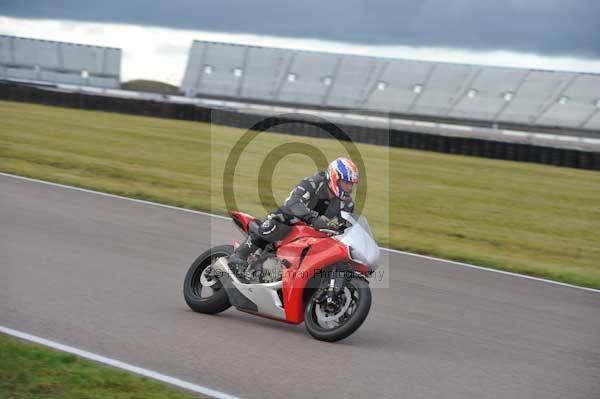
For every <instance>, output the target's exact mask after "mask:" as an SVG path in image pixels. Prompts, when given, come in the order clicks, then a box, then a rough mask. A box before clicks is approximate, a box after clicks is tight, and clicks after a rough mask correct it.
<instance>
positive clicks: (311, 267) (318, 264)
mask: <svg viewBox="0 0 600 399" xmlns="http://www.w3.org/2000/svg"><path fill="white" fill-rule="evenodd" d="M277 257H278V258H280V259H281V260H282V261H284V263H286V262H285V261H287V264H288V265H289V266H288V267H287V268H286V269H284V270H283V271H282V272H283V286H282V291H283V292H282V297H283V308H284V310H285V321H286V322H288V323H292V324H299V323H302V322H303V321H304V308H305V302H304V300H305V295H304V291H305V289H307V288H309V289H310V288H316V285H313V284H311V285H310V286H308V287H307V285H309V282H310V281H311V280H313V279H315V280H313V281H318V280H320V279H323V278H327V276H328V274H327V270H326V268H327V267H328V266H330V265H334V264H340V263H345V264H348V265H350V267H351V268H352V269H354V270H356V271H357V272H359V273H361V274H363V275H365V276H366V275H367V273H368V270H367V268H366V267H365V266H364V265H362V264H360V263H356V262H353V261H352V260H350V256H349V254H348V248H347V247H346V246H345V245H344V244H342V243H341V242H339V241H338V240H336V239H334V238H332V237H331V235H330V234H328V233H323V232H320V231H318V230H315V229H313V228H312V227H310V226H307V225H305V224H297V225H295V226H294V228H293V229H292V231H291V232H290V234H289V235H288V236H287V237H286V238H285V240H283V241H281V243H280V245H279V246H278V248H277Z"/></svg>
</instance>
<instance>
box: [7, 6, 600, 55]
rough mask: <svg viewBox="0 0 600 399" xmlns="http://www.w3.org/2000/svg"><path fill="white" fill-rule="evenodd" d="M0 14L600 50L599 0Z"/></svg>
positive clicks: (46, 9)
mask: <svg viewBox="0 0 600 399" xmlns="http://www.w3.org/2000/svg"><path fill="white" fill-rule="evenodd" d="M0 14H2V15H7V16H14V17H23V18H48V19H70V20H79V21H97V22H116V23H131V24H139V25H153V26H163V27H172V28H182V29H195V30H209V31H219V32H230V33H234V32H239V33H254V34H262V35H276V36H290V37H305V38H317V39H323V40H334V41H343V42H350V43H361V44H385V45H390V44H397V45H411V46H441V47H450V48H463V49H474V50H515V51H525V52H530V53H538V54H545V55H573V56H583V57H593V58H597V57H599V56H600V23H599V21H600V0H404V1H391V0H362V1H359V0H297V1H294V2H284V1H282V0H279V1H277V0H220V1H214V2H212V1H200V0H170V1H149V0H147V1H144V0H104V1H95V2H87V1H72V0H54V1H49V0H46V1H43V0H29V1H6V0H0Z"/></svg>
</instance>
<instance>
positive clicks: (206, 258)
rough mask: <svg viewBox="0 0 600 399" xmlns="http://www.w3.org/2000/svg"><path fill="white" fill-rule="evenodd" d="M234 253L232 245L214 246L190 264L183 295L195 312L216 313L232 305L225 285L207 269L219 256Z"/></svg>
mask: <svg viewBox="0 0 600 399" xmlns="http://www.w3.org/2000/svg"><path fill="white" fill-rule="evenodd" d="M232 253H233V247H232V246H231V245H221V246H218V247H214V248H211V249H209V250H207V251H206V252H204V253H203V254H201V255H200V256H198V258H197V259H196V260H195V261H194V263H192V265H191V266H190V268H189V270H188V271H187V273H186V275H185V280H184V282H183V297H184V298H185V302H186V303H187V304H188V306H189V307H190V308H191V309H192V310H193V311H194V312H199V313H208V314H216V313H220V312H222V311H224V310H227V309H228V308H229V307H230V306H231V304H230V303H229V298H228V297H227V293H226V292H225V289H224V288H223V285H222V284H221V282H220V281H219V280H218V279H215V278H211V277H210V273H207V269H208V268H209V267H211V265H212V264H213V263H214V262H215V261H216V260H217V259H218V258H220V257H222V256H229V255H231V254H232Z"/></svg>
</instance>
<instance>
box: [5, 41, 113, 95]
mask: <svg viewBox="0 0 600 399" xmlns="http://www.w3.org/2000/svg"><path fill="white" fill-rule="evenodd" d="M120 75H121V49H118V48H111V47H99V46H89V45H84V44H75V43H64V42H55V41H48V40H37V39H29V38H23V37H14V36H4V35H0V79H3V80H8V81H16V82H28V83H37V84H70V85H78V86H91V87H100V88H118V87H119V86H120V80H121V76H120Z"/></svg>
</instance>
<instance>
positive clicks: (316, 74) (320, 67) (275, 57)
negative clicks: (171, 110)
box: [181, 41, 600, 130]
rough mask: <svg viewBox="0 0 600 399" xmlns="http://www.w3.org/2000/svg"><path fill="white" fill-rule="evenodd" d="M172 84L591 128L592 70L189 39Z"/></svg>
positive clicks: (598, 96) (598, 101)
mask: <svg viewBox="0 0 600 399" xmlns="http://www.w3.org/2000/svg"><path fill="white" fill-rule="evenodd" d="M181 89H182V90H183V91H184V92H185V93H186V95H188V96H191V97H195V96H198V97H202V96H207V97H220V98H230V99H242V100H257V101H262V102H269V103H273V104H279V103H286V104H299V105H306V106H317V107H324V108H347V109H350V110H354V111H376V112H386V113H392V114H399V115H415V116H427V117H440V118H456V119H467V120H468V119H472V120H488V121H493V122H506V123H515V124H520V125H523V124H526V125H533V126H536V125H537V126H557V127H564V128H572V129H593V130H597V129H600V74H591V73H577V72H559V71H546V70H535V69H522V68H506V67H493V66H482V65H466V64H452V63H444V62H430V61H415V60H402V59H390V58H378V57H368V56H357V55H345V54H333V53H322V52H313V51H301V50H291V49H280V48H269V47H259V46H247V45H237V44H228V43H215V42H207V41H194V42H193V45H192V48H191V50H190V55H189V59H188V64H187V68H186V72H185V76H184V79H183V82H182V86H181Z"/></svg>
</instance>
